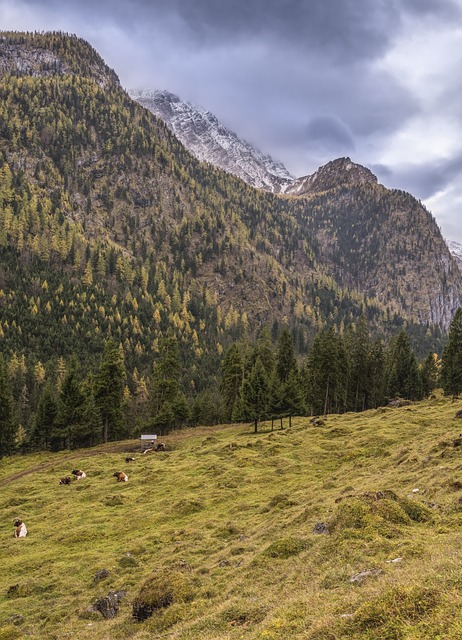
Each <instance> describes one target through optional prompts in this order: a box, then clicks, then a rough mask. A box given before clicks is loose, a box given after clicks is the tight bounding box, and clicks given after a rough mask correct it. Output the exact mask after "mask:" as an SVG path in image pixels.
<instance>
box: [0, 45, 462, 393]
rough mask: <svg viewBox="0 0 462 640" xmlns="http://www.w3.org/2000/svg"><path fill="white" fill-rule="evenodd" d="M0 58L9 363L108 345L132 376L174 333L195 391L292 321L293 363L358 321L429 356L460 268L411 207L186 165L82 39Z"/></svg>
mask: <svg viewBox="0 0 462 640" xmlns="http://www.w3.org/2000/svg"><path fill="white" fill-rule="evenodd" d="M0 53H2V55H1V56H0V58H1V59H2V60H4V63H3V67H2V69H3V71H2V72H1V76H0V115H1V121H2V123H3V126H2V127H1V128H0V178H1V179H0V304H1V308H2V313H1V317H0V338H1V340H2V348H3V351H4V353H6V354H7V356H8V358H13V357H14V358H19V359H20V358H21V357H22V356H24V357H25V358H26V360H27V362H28V363H29V365H28V366H29V367H32V369H33V367H34V366H35V363H36V362H37V360H40V361H41V362H43V363H51V364H50V365H49V366H52V367H55V368H56V367H58V362H57V360H58V359H59V358H60V357H61V358H65V359H67V358H70V357H71V356H72V355H73V354H76V353H79V358H80V359H81V360H84V361H85V362H86V363H87V364H88V365H90V363H91V362H92V361H93V360H94V357H95V354H100V353H101V351H102V345H103V342H104V340H105V338H107V337H108V336H112V337H114V338H115V339H116V340H117V342H118V343H119V344H120V345H121V346H122V347H123V349H124V352H125V354H126V363H127V367H128V369H129V371H130V375H131V374H132V373H133V375H134V376H135V375H137V376H138V375H139V372H143V371H146V370H149V368H150V367H151V366H152V362H153V360H154V359H155V358H156V357H157V354H158V350H159V343H160V341H161V340H162V339H163V338H164V337H165V336H166V335H167V334H169V333H173V334H174V335H175V336H176V338H177V341H178V344H179V345H180V350H181V357H182V363H183V365H184V378H185V388H186V389H188V390H190V389H193V390H194V391H195V392H197V391H200V390H203V389H207V388H209V387H210V384H211V382H212V383H213V384H216V377H217V375H218V372H219V364H220V360H221V355H222V353H223V352H224V351H225V350H226V349H227V347H228V346H229V345H230V344H231V343H232V342H234V341H236V340H240V339H246V338H248V337H249V336H254V335H255V334H256V333H257V332H258V331H259V330H260V329H261V327H262V326H265V325H266V326H269V327H270V328H271V329H272V332H273V334H274V335H277V333H278V331H279V330H280V328H281V327H282V326H285V325H288V326H289V327H290V329H291V331H292V335H293V337H294V341H295V345H296V348H297V350H298V352H299V353H301V354H303V353H306V351H307V349H308V348H309V346H310V344H311V341H312V339H313V336H314V334H315V333H316V332H317V331H318V330H319V329H321V328H322V327H325V326H328V325H336V326H337V327H338V328H339V330H343V329H344V328H345V327H346V326H347V325H348V324H350V323H352V322H357V321H358V320H359V319H360V318H361V317H363V316H365V317H367V319H368V321H369V324H370V327H371V330H372V331H373V332H374V334H375V335H378V334H380V335H390V334H392V333H394V332H396V330H397V329H399V328H401V327H402V326H403V325H405V326H407V328H408V330H409V331H410V332H411V333H414V336H415V337H417V336H418V340H417V343H418V346H419V349H420V354H422V352H424V351H426V350H428V349H429V348H432V349H435V345H436V344H437V342H435V339H436V340H438V339H439V337H440V330H441V329H444V328H447V326H448V322H449V318H450V315H451V312H452V311H453V309H454V308H455V306H456V305H457V303H458V301H459V297H458V295H459V293H458V292H459V291H460V273H459V272H458V270H457V273H455V272H454V273H453V261H452V258H451V256H450V255H449V254H447V255H445V254H444V253H443V252H442V250H441V247H440V240H439V238H440V236H438V233H439V232H438V231H437V230H436V226H435V225H434V221H433V219H432V217H431V216H430V214H429V213H428V212H426V211H425V210H424V209H423V208H422V207H420V205H418V203H417V201H415V200H414V199H413V198H412V197H411V196H409V195H406V194H402V193H401V192H399V193H398V192H396V193H395V192H392V191H389V190H386V189H385V188H384V187H382V186H381V185H378V184H377V183H376V182H375V181H374V180H372V179H369V181H367V180H366V181H365V180H364V179H363V178H362V177H361V178H360V175H361V176H362V175H363V174H367V170H360V169H358V165H354V167H353V169H351V168H350V169H349V170H347V169H346V168H345V166H343V165H342V166H343V168H342V167H340V166H338V167H337V168H335V167H336V165H333V166H330V167H329V166H327V167H326V168H323V169H320V170H319V171H318V174H317V177H316V178H313V180H312V181H311V184H312V188H313V189H315V191H312V192H308V193H305V195H303V196H294V195H289V196H277V195H274V194H271V193H267V192H265V191H264V190H257V189H254V188H252V187H250V186H249V185H247V184H246V183H245V182H244V181H243V180H241V179H239V178H237V177H235V176H233V175H230V174H229V173H225V172H224V171H222V170H220V169H218V168H216V167H213V166H212V165H210V164H208V163H202V162H200V161H199V160H198V159H197V158H195V157H194V156H193V155H191V154H190V153H189V152H188V151H187V149H186V148H185V147H184V145H183V144H182V143H181V142H180V141H179V140H178V139H177V138H176V137H175V136H174V135H173V134H172V132H171V131H170V130H169V129H168V128H167V126H166V125H165V124H164V123H163V122H162V121H161V120H160V119H159V118H157V117H155V116H154V115H153V114H152V113H151V112H150V111H148V110H147V109H145V108H143V107H142V106H141V105H140V104H138V103H137V102H135V101H134V100H132V99H131V98H130V97H129V95H128V94H127V93H126V92H125V91H124V90H123V89H122V88H121V87H120V84H119V82H118V79H117V76H116V75H115V73H114V72H113V71H112V70H110V69H109V68H108V67H107V65H106V64H105V63H104V61H103V60H102V59H101V58H100V57H99V56H98V54H97V53H96V52H95V51H94V49H93V48H92V47H91V46H90V45H88V43H86V42H85V41H83V40H81V39H79V38H77V37H76V36H66V35H63V34H56V33H53V34H9V33H3V34H1V40H0ZM345 162H346V164H350V161H345ZM344 164H345V163H344ZM334 173H335V174H336V177H335V180H334V179H333V177H334ZM342 173H343V174H344V175H345V176H346V175H348V177H349V179H348V180H346V181H345V180H340V177H341V175H342ZM367 175H369V174H367ZM354 176H356V178H355V179H354V180H352V179H351V178H352V177H354ZM369 178H370V176H369ZM319 189H322V190H321V191H319ZM434 254H435V255H436V254H437V255H438V256H442V255H443V257H444V259H440V258H438V259H436V260H435V255H434ZM457 274H458V275H457ZM431 322H435V323H436V324H439V325H440V326H439V327H438V326H437V327H436V328H434V327H431V326H428V325H429V323H431ZM21 366H22V365H21ZM135 370H136V371H135ZM136 372H137V373H136ZM134 379H135V378H133V380H134ZM129 382H130V384H131V383H132V379H131V378H130V380H129Z"/></svg>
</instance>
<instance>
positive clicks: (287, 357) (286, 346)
mask: <svg viewBox="0 0 462 640" xmlns="http://www.w3.org/2000/svg"><path fill="white" fill-rule="evenodd" d="M276 370H277V372H278V376H279V380H280V381H281V382H287V380H288V379H289V376H290V374H291V373H294V372H295V373H296V372H297V360H296V358H295V350H294V342H293V340H292V336H291V335H290V333H289V331H288V330H287V329H283V330H282V332H281V334H280V336H279V341H278V352H277V359H276Z"/></svg>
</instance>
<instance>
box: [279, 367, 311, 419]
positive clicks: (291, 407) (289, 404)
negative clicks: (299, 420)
mask: <svg viewBox="0 0 462 640" xmlns="http://www.w3.org/2000/svg"><path fill="white" fill-rule="evenodd" d="M281 405H282V406H281V412H282V414H283V415H286V416H289V427H291V426H292V416H297V415H298V416H299V415H302V414H303V413H304V411H305V402H304V398H303V393H302V388H301V384H300V379H299V376H298V375H297V373H296V372H295V371H293V372H292V373H291V374H290V375H289V377H288V379H287V382H286V383H285V384H284V386H283V390H282V396H281Z"/></svg>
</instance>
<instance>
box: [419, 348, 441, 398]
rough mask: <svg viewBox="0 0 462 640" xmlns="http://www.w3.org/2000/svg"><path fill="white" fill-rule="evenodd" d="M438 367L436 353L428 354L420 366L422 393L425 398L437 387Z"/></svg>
mask: <svg viewBox="0 0 462 640" xmlns="http://www.w3.org/2000/svg"><path fill="white" fill-rule="evenodd" d="M438 373H439V372H438V365H437V355H436V353H429V354H428V356H427V357H426V358H425V360H424V361H423V363H422V365H421V370H420V374H421V379H422V393H423V395H424V397H425V398H428V396H429V395H430V394H431V393H432V391H433V390H434V389H436V387H437V386H438Z"/></svg>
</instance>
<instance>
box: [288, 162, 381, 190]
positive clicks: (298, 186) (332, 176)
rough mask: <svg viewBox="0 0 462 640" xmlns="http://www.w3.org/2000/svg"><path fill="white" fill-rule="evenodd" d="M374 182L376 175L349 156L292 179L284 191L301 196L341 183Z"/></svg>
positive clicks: (361, 183)
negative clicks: (308, 174) (309, 173)
mask: <svg viewBox="0 0 462 640" xmlns="http://www.w3.org/2000/svg"><path fill="white" fill-rule="evenodd" d="M376 183H377V177H376V176H375V175H374V174H373V173H372V171H370V170H369V169H367V168H366V167H363V166H362V165H360V164H355V163H354V162H352V161H351V160H350V158H337V159H336V160H332V161H331V162H328V163H327V164H326V165H324V166H322V167H319V169H318V170H317V171H315V173H313V174H312V175H310V176H305V177H303V178H297V179H296V180H294V182H293V183H292V184H291V185H289V186H288V187H287V188H286V190H285V193H287V194H290V195H297V196H303V195H307V194H310V193H320V192H322V191H328V190H329V189H334V188H335V187H339V186H342V185H363V184H376Z"/></svg>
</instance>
